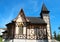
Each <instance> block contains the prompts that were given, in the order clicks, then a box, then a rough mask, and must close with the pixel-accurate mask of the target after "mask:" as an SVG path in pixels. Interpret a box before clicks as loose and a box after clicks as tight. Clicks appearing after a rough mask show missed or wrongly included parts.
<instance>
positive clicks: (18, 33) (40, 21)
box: [3, 4, 52, 42]
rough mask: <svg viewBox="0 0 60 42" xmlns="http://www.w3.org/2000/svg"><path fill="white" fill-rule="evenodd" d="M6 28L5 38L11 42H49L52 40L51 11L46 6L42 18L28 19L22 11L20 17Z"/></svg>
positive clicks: (42, 11)
mask: <svg viewBox="0 0 60 42" xmlns="http://www.w3.org/2000/svg"><path fill="white" fill-rule="evenodd" d="M6 26H7V30H6V31H5V32H4V33H3V34H4V35H3V38H4V39H5V40H8V39H9V42H40V40H46V42H48V40H51V38H52V36H51V27H50V17H49V11H48V9H47V8H46V6H45V5H44V4H43V5H42V9H41V13H40V17H26V16H25V13H24V11H23V9H21V10H20V12H19V14H18V16H17V17H16V18H15V19H14V20H12V22H11V23H8V24H6ZM5 33H6V34H5Z"/></svg>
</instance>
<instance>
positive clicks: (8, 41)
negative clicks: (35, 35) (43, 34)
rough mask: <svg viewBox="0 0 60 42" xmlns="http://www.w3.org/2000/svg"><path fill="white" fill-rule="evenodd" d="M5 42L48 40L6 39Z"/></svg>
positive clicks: (44, 41) (43, 41)
mask: <svg viewBox="0 0 60 42" xmlns="http://www.w3.org/2000/svg"><path fill="white" fill-rule="evenodd" d="M4 42H47V40H28V39H12V40H9V39H8V40H5V41H4Z"/></svg>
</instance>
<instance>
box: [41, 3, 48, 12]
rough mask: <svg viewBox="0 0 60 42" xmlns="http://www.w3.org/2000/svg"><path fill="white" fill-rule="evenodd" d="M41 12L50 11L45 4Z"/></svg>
mask: <svg viewBox="0 0 60 42" xmlns="http://www.w3.org/2000/svg"><path fill="white" fill-rule="evenodd" d="M41 11H48V9H47V7H46V6H45V4H44V3H43V5H42V10H41Z"/></svg>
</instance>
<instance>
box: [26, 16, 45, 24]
mask: <svg viewBox="0 0 60 42" xmlns="http://www.w3.org/2000/svg"><path fill="white" fill-rule="evenodd" d="M26 18H27V19H28V20H29V22H31V23H36V24H46V23H45V21H44V20H43V19H41V18H40V17H26Z"/></svg>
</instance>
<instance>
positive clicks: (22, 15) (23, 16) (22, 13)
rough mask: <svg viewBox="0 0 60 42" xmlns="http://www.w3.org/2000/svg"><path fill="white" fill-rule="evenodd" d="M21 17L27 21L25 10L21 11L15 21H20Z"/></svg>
mask: <svg viewBox="0 0 60 42" xmlns="http://www.w3.org/2000/svg"><path fill="white" fill-rule="evenodd" d="M20 16H21V17H22V18H24V19H25V20H26V17H25V14H24V11H23V9H21V10H20V12H19V14H18V16H17V17H16V18H15V19H14V20H13V21H16V20H17V19H18V17H20Z"/></svg>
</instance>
